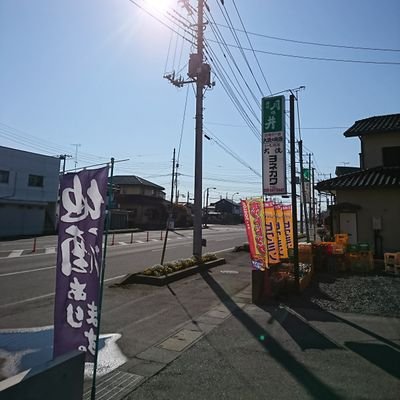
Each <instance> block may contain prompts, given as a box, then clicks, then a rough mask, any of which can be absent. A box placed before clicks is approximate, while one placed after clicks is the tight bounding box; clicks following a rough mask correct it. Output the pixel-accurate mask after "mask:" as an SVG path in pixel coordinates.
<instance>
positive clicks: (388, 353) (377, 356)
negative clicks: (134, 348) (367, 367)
mask: <svg viewBox="0 0 400 400" xmlns="http://www.w3.org/2000/svg"><path fill="white" fill-rule="evenodd" d="M345 346H346V347H347V348H349V349H350V350H352V351H354V352H355V353H357V354H358V355H360V356H361V357H363V358H365V359H366V360H368V361H369V362H371V363H372V364H374V365H376V366H377V367H379V368H381V369H383V370H384V371H386V372H387V373H388V374H390V375H392V376H394V377H395V378H397V379H400V368H399V367H400V353H399V352H398V351H396V350H393V349H392V348H391V347H389V346H386V345H384V344H376V343H359V342H346V343H345Z"/></svg>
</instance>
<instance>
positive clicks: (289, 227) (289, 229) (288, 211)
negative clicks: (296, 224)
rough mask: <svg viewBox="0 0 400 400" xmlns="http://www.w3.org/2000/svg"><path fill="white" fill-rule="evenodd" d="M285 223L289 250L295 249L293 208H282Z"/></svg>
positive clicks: (288, 206) (289, 206)
mask: <svg viewBox="0 0 400 400" xmlns="http://www.w3.org/2000/svg"><path fill="white" fill-rule="evenodd" d="M282 211H283V221H284V224H285V236H286V243H287V247H288V249H293V218H292V206H291V205H287V206H282Z"/></svg>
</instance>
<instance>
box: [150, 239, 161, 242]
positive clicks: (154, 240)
mask: <svg viewBox="0 0 400 400" xmlns="http://www.w3.org/2000/svg"><path fill="white" fill-rule="evenodd" d="M151 241H152V242H158V241H159V240H158V239H151Z"/></svg>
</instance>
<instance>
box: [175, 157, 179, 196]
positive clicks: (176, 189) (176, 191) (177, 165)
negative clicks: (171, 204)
mask: <svg viewBox="0 0 400 400" xmlns="http://www.w3.org/2000/svg"><path fill="white" fill-rule="evenodd" d="M178 168H179V163H178V162H177V163H176V165H175V204H178V200H179V199H178V198H179V191H178Z"/></svg>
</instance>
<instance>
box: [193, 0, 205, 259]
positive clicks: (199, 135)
mask: <svg viewBox="0 0 400 400" xmlns="http://www.w3.org/2000/svg"><path fill="white" fill-rule="evenodd" d="M203 13H204V0H198V2H197V63H198V66H199V70H198V73H197V79H196V139H195V143H196V145H195V167H194V174H195V176H194V224H193V255H194V256H195V257H198V258H201V253H202V227H201V217H202V215H201V214H202V204H201V200H202V199H201V196H202V194H203V187H202V183H203V89H204V80H203V76H202V69H203V58H204V55H203Z"/></svg>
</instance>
